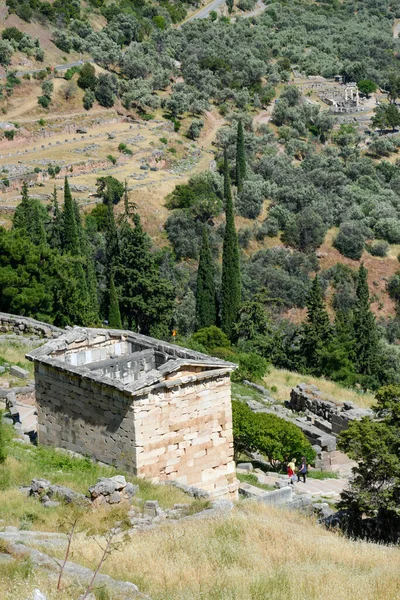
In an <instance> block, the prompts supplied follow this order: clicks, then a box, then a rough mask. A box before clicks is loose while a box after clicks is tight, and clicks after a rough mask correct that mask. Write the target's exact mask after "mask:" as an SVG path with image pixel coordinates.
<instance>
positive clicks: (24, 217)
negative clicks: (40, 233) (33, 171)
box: [13, 181, 31, 231]
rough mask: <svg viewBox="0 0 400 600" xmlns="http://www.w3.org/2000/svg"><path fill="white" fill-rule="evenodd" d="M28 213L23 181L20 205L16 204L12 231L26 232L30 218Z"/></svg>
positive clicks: (26, 190) (27, 196)
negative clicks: (20, 230)
mask: <svg viewBox="0 0 400 600" xmlns="http://www.w3.org/2000/svg"><path fill="white" fill-rule="evenodd" d="M30 213H31V210H30V199H29V193H28V185H27V183H26V181H24V182H23V184H22V200H21V203H20V204H18V206H17V208H16V210H15V213H14V217H13V227H14V229H25V231H28V225H29V219H30V216H31V214H30Z"/></svg>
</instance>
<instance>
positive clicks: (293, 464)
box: [287, 458, 296, 485]
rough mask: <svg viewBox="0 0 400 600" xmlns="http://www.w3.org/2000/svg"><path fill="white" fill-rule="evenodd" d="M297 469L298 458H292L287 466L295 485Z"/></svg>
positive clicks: (292, 482)
mask: <svg viewBox="0 0 400 600" xmlns="http://www.w3.org/2000/svg"><path fill="white" fill-rule="evenodd" d="M295 470H296V459H295V458H292V460H291V461H290V463H288V466H287V474H288V477H289V484H290V485H293V484H294V482H295V477H296V474H295Z"/></svg>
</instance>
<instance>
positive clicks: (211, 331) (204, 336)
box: [192, 325, 231, 350]
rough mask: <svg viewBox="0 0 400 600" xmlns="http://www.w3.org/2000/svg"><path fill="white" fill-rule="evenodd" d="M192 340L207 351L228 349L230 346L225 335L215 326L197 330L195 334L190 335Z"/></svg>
mask: <svg viewBox="0 0 400 600" xmlns="http://www.w3.org/2000/svg"><path fill="white" fill-rule="evenodd" d="M192 340H193V341H194V342H196V343H197V344H201V345H202V346H204V348H206V349H207V350H212V349H213V348H229V346H230V345H231V344H230V341H229V339H228V338H227V336H226V335H225V333H224V332H223V331H221V329H219V328H218V327H216V326H215V325H211V327H204V328H203V329H199V331H198V332H197V333H194V334H193V335H192Z"/></svg>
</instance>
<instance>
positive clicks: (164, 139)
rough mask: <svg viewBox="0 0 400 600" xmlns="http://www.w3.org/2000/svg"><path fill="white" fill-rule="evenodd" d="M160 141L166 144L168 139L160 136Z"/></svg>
mask: <svg viewBox="0 0 400 600" xmlns="http://www.w3.org/2000/svg"><path fill="white" fill-rule="evenodd" d="M160 142H161V143H162V144H168V140H167V138H165V137H162V138H160Z"/></svg>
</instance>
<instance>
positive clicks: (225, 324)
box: [221, 151, 241, 338]
mask: <svg viewBox="0 0 400 600" xmlns="http://www.w3.org/2000/svg"><path fill="white" fill-rule="evenodd" d="M224 196H225V218H226V225H225V235H224V243H223V250H222V285H221V297H222V302H221V328H222V331H223V332H224V333H226V335H227V336H228V337H229V338H231V337H232V335H233V328H234V325H235V323H236V321H237V317H238V312H239V306H240V302H241V277H240V261H239V247H238V241H237V234H236V228H235V218H234V214H233V200H232V191H231V186H230V178H229V165H228V157H227V154H226V151H225V155H224Z"/></svg>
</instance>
